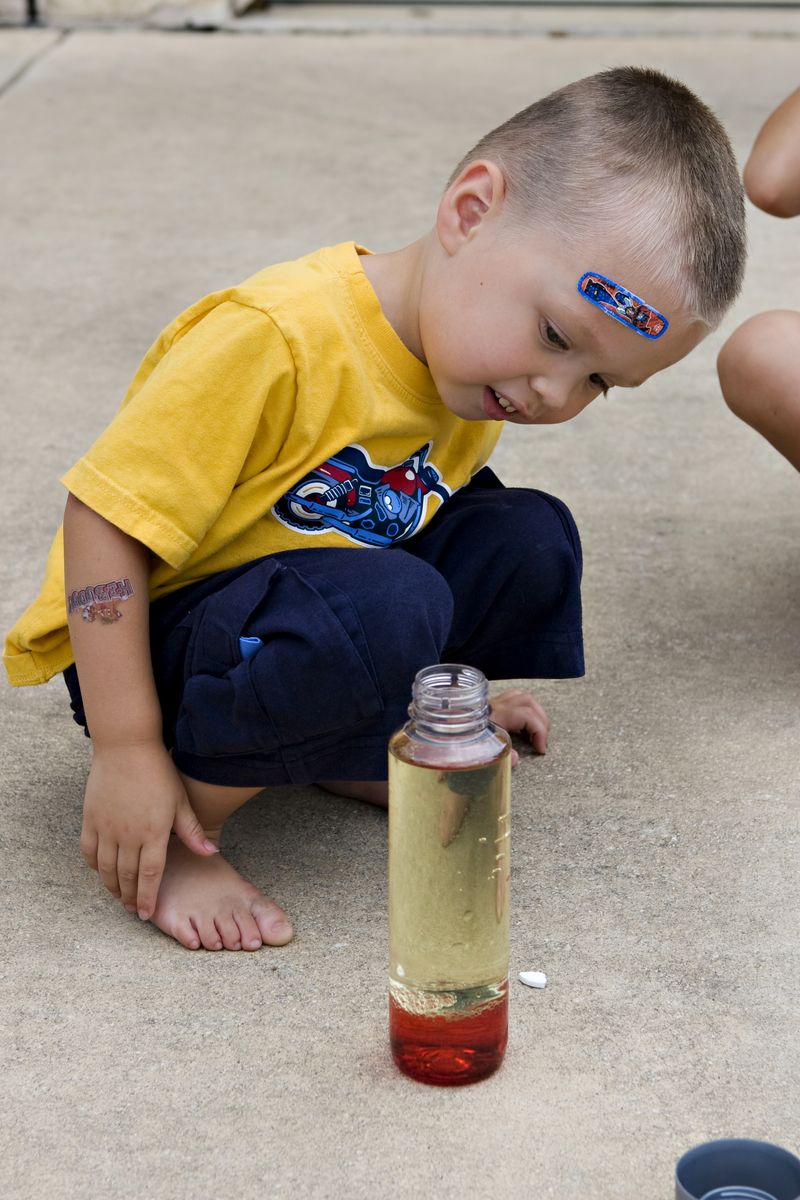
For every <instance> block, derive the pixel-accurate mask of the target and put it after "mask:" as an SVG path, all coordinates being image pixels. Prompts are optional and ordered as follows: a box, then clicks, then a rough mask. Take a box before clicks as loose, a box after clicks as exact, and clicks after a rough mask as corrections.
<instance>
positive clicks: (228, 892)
mask: <svg viewBox="0 0 800 1200" xmlns="http://www.w3.org/2000/svg"><path fill="white" fill-rule="evenodd" d="M214 840H216V839H214ZM150 919H151V921H152V922H153V924H154V925H157V926H158V928H159V929H161V930H162V931H163V932H164V933H168V934H169V935H170V937H174V938H175V939H176V941H178V942H180V943H181V945H182V946H186V948H187V949H188V950H199V949H200V947H201V946H204V947H205V949H206V950H222V949H223V947H224V948H225V949H226V950H258V949H259V947H261V946H262V945H267V946H284V945H285V944H286V943H287V942H289V941H291V939H292V937H293V936H294V931H293V930H292V927H291V925H290V924H289V920H288V918H287V916H286V914H285V913H284V912H283V910H282V909H280V908H278V905H277V904H275V902H274V901H273V900H269V899H268V898H267V897H266V896H265V895H264V893H263V892H260V891H259V890H258V888H256V887H254V886H253V884H252V883H248V882H247V880H246V879H243V878H242V876H241V875H240V874H239V872H238V871H237V870H236V869H235V868H234V867H232V866H231V864H230V863H229V862H226V860H225V859H224V858H223V857H222V855H221V854H215V855H214V856H213V857H212V858H201V857H200V855H198V854H193V853H192V852H191V850H189V849H187V847H186V846H184V844H183V842H181V841H179V839H178V838H176V837H172V838H170V840H169V849H168V851H167V865H166V866H165V868H164V874H163V877H162V879H161V887H160V888H159V890H158V901H157V903H156V909H155V912H154V913H153V915H152V917H151V918H150Z"/></svg>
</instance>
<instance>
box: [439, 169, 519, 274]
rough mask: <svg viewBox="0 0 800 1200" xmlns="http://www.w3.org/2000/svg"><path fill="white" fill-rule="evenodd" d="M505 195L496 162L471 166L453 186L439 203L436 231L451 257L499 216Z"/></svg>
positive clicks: (503, 179)
mask: <svg viewBox="0 0 800 1200" xmlns="http://www.w3.org/2000/svg"><path fill="white" fill-rule="evenodd" d="M505 195H506V181H505V177H504V175H503V172H502V170H501V169H500V167H499V166H498V165H497V163H494V162H491V161H489V160H480V161H479V162H471V163H469V164H468V165H467V166H466V167H465V168H464V170H463V171H462V172H461V174H460V175H458V177H457V178H456V179H454V180H453V182H452V183H451V184H450V187H449V188H448V189H447V191H446V192H445V194H444V195H443V196H442V198H441V200H440V202H439V211H438V212H437V214H436V232H437V233H438V235H439V241H440V242H441V243H442V246H443V247H444V249H445V251H446V252H447V253H448V254H455V252H456V250H457V249H458V247H459V246H460V245H462V243H464V242H466V241H469V240H470V238H472V237H474V236H475V234H476V232H477V231H478V229H479V228H480V226H481V225H482V224H483V223H485V221H486V220H487V218H492V217H495V216H498V215H499V213H500V211H501V210H502V207H503V203H504V201H505Z"/></svg>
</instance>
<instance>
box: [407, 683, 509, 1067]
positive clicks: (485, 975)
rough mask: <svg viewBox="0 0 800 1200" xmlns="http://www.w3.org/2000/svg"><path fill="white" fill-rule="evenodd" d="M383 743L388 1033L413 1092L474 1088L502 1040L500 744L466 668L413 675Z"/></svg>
mask: <svg viewBox="0 0 800 1200" xmlns="http://www.w3.org/2000/svg"><path fill="white" fill-rule="evenodd" d="M409 714H410V717H411V720H410V721H409V722H408V723H407V724H406V725H404V726H403V728H402V729H399V730H398V731H397V733H395V734H394V736H393V737H392V739H391V741H390V743H389V959H390V962H389V1033H390V1039H391V1045H392V1054H393V1056H394V1060H395V1062H396V1063H397V1065H398V1067H399V1068H400V1069H401V1070H402V1071H404V1072H405V1073H406V1074H407V1075H410V1076H412V1078H414V1079H418V1080H421V1081H422V1082H423V1083H435V1084H442V1085H445V1086H447V1085H450V1086H452V1085H457V1084H464V1083H474V1082H475V1081H477V1080H478V1079H483V1078H484V1077H485V1076H487V1075H490V1074H491V1073H492V1072H493V1071H495V1070H496V1069H497V1068H498V1067H499V1066H500V1063H501V1062H502V1059H503V1054H504V1053H505V1048H506V1041H507V1037H508V881H509V870H510V839H509V801H510V792H511V743H510V739H509V737H508V734H507V733H506V732H505V731H504V730H502V729H499V728H497V727H496V726H494V725H492V724H491V723H490V721H489V687H488V683H487V681H486V678H485V676H484V675H483V674H482V673H481V672H480V671H478V670H476V669H475V668H474V667H466V666H460V665H457V664H440V665H437V666H433V667H425V668H424V669H423V670H422V671H419V672H418V674H417V677H416V679H415V680H414V689H413V702H412V704H411V706H410V708H409Z"/></svg>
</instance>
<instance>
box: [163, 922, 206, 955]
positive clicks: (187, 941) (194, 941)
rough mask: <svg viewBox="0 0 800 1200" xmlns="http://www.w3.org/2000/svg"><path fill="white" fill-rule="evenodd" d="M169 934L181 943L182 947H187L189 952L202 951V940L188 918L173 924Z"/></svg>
mask: <svg viewBox="0 0 800 1200" xmlns="http://www.w3.org/2000/svg"><path fill="white" fill-rule="evenodd" d="M167 932H168V933H169V934H171V936H172V937H174V938H175V941H176V942H180V944H181V945H182V946H185V947H186V949H187V950H199V949H200V945H201V943H200V938H199V936H198V933H197V930H196V929H195V927H194V925H193V924H192V922H191V920H190V919H189V918H188V917H184V918H182V919H180V920H177V921H174V922H172V923H171V924H170V926H169V929H168V930H167Z"/></svg>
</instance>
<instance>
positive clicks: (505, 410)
mask: <svg viewBox="0 0 800 1200" xmlns="http://www.w3.org/2000/svg"><path fill="white" fill-rule="evenodd" d="M483 411H484V412H485V413H486V415H487V417H488V418H489V420H490V421H504V420H505V419H506V417H510V416H513V415H514V414H516V412H517V410H516V408H514V405H513V404H512V403H511V401H510V400H507V399H506V397H505V396H503V395H501V394H500V392H496V391H495V389H494V388H493V387H485V388H484V389H483Z"/></svg>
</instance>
